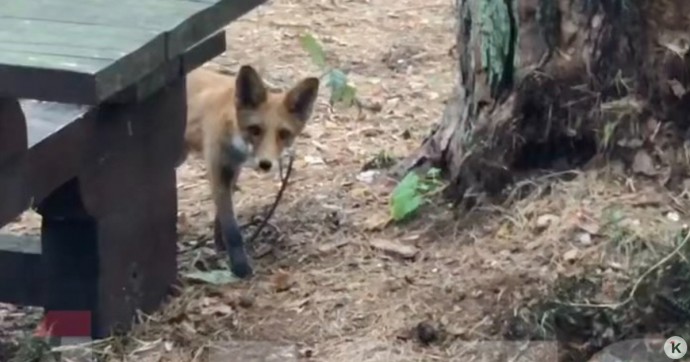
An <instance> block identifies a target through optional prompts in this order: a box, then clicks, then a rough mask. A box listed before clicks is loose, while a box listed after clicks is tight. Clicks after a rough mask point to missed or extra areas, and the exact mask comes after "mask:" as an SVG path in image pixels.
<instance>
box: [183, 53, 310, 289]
mask: <svg viewBox="0 0 690 362" xmlns="http://www.w3.org/2000/svg"><path fill="white" fill-rule="evenodd" d="M318 89H319V80H318V79H317V78H305V79H303V80H302V81H300V82H299V83H298V84H297V85H295V86H294V87H292V88H291V89H290V90H288V91H286V92H275V93H271V92H269V91H268V90H267V89H266V87H265V85H264V83H263V81H262V80H261V77H260V76H259V74H258V73H257V72H256V71H255V70H254V69H253V68H252V67H250V66H246V65H245V66H242V67H241V68H240V71H239V73H238V74H237V76H236V77H232V76H229V75H224V74H220V73H217V72H214V71H211V70H207V69H203V68H198V69H196V70H194V71H192V72H191V73H189V74H188V76H187V128H186V131H185V147H186V149H187V151H190V152H194V153H199V154H201V155H203V158H204V160H205V161H206V168H207V172H208V179H209V182H210V184H211V192H212V194H213V200H214V203H215V207H216V222H215V229H216V233H215V234H216V235H215V236H216V245H217V247H218V248H221V249H223V248H224V249H226V250H227V252H228V256H229V257H230V262H231V267H232V270H233V272H234V273H235V274H236V275H238V276H240V277H245V276H248V275H249V274H251V272H252V271H251V267H250V266H249V264H248V258H247V257H246V254H245V251H244V247H243V241H242V237H241V234H240V232H239V228H238V226H237V222H236V219H235V216H234V210H233V206H232V193H233V190H234V187H235V182H236V181H237V177H238V176H239V173H240V169H241V167H242V166H243V165H249V166H251V167H253V168H255V169H258V170H261V171H265V172H268V171H270V170H275V169H277V164H278V162H279V161H280V158H281V156H282V154H283V152H284V151H285V150H286V149H287V148H289V147H290V146H291V145H292V143H293V141H294V138H295V137H296V136H297V135H299V134H300V133H301V132H302V130H303V129H304V126H305V124H306V122H307V121H308V120H309V118H310V117H311V113H312V109H313V105H314V101H315V100H316V95H317V93H318Z"/></svg>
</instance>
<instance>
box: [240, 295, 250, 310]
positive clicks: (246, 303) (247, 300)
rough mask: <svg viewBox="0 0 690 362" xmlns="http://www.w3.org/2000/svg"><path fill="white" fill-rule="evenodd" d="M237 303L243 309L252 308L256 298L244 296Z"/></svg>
mask: <svg viewBox="0 0 690 362" xmlns="http://www.w3.org/2000/svg"><path fill="white" fill-rule="evenodd" d="M237 302H238V303H237V304H238V305H239V306H240V307H242V308H251V307H252V306H253V305H254V297H253V296H251V295H248V294H247V295H242V296H240V298H239V300H238V301H237Z"/></svg>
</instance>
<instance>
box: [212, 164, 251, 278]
mask: <svg viewBox="0 0 690 362" xmlns="http://www.w3.org/2000/svg"><path fill="white" fill-rule="evenodd" d="M214 169H215V170H213V171H212V172H211V173H212V182H211V187H212V189H213V190H212V191H213V201H214V204H215V207H216V217H215V222H214V227H213V229H214V239H215V240H214V241H215V244H216V248H217V249H219V250H225V251H226V253H227V254H228V258H229V259H230V270H232V272H233V273H234V274H235V275H237V276H238V277H240V278H246V277H249V276H251V274H252V267H251V265H250V262H249V256H248V255H247V252H246V250H245V247H244V239H243V237H242V232H241V231H240V227H239V225H238V223H237V218H236V217H235V210H234V206H233V203H232V193H233V188H234V186H235V181H236V180H237V176H238V173H239V169H236V168H234V167H229V166H220V165H218V166H217V167H214Z"/></svg>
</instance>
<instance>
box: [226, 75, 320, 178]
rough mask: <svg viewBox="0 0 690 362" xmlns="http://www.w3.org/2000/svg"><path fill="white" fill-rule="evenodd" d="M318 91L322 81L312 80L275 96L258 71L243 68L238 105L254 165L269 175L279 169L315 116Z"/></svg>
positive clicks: (237, 99) (236, 89)
mask: <svg viewBox="0 0 690 362" xmlns="http://www.w3.org/2000/svg"><path fill="white" fill-rule="evenodd" d="M318 91H319V79H318V78H313V77H309V78H305V79H302V80H301V81H300V82H299V83H297V84H296V85H295V86H293V87H292V88H291V89H289V90H288V91H285V92H277V93H272V92H269V91H268V90H267V89H266V87H265V85H264V82H263V80H262V79H261V77H260V76H259V74H258V73H257V72H256V70H254V68H252V67H251V66H249V65H244V66H242V67H241V68H240V71H239V73H238V74H237V77H236V81H235V105H236V108H237V121H238V124H239V127H240V131H241V133H242V137H243V138H244V140H245V142H246V143H247V144H248V145H249V146H250V147H249V148H250V149H251V150H250V153H249V159H248V160H247V161H248V163H249V165H250V166H253V167H254V168H258V169H259V170H261V171H265V172H267V171H270V170H271V169H275V168H276V167H277V164H278V162H279V161H280V157H281V156H282V155H283V152H284V151H286V150H287V149H288V148H289V147H290V146H291V145H292V142H293V141H294V139H295V137H296V136H297V135H298V134H300V133H301V132H302V130H303V129H304V126H305V125H306V123H307V121H308V120H309V118H310V117H311V113H312V109H313V108H314V101H315V100H316V96H317V93H318Z"/></svg>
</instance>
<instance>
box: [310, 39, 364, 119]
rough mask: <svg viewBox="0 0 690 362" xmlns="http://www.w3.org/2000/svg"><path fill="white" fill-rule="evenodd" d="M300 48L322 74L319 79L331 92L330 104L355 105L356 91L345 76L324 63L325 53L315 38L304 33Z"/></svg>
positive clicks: (340, 71)
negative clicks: (307, 54) (323, 81)
mask: <svg viewBox="0 0 690 362" xmlns="http://www.w3.org/2000/svg"><path fill="white" fill-rule="evenodd" d="M300 44H301V45H302V48H303V49H304V50H305V51H306V52H307V53H309V56H310V57H311V60H312V62H314V64H315V65H316V66H318V67H319V68H320V69H321V70H322V71H323V72H324V73H323V74H322V75H321V78H326V86H327V87H328V88H329V89H330V90H331V98H330V104H331V106H332V105H334V104H335V103H342V104H344V105H345V106H346V107H350V106H352V105H353V104H356V101H357V99H356V94H357V89H356V88H355V87H354V86H353V85H352V84H350V82H348V79H347V75H346V74H345V73H344V72H343V71H342V70H340V69H337V68H333V67H331V66H330V65H328V62H327V61H326V52H325V51H324V49H323V46H321V44H320V43H319V41H318V40H316V38H315V37H314V36H313V35H311V34H309V33H305V34H303V35H302V36H301V37H300Z"/></svg>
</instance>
